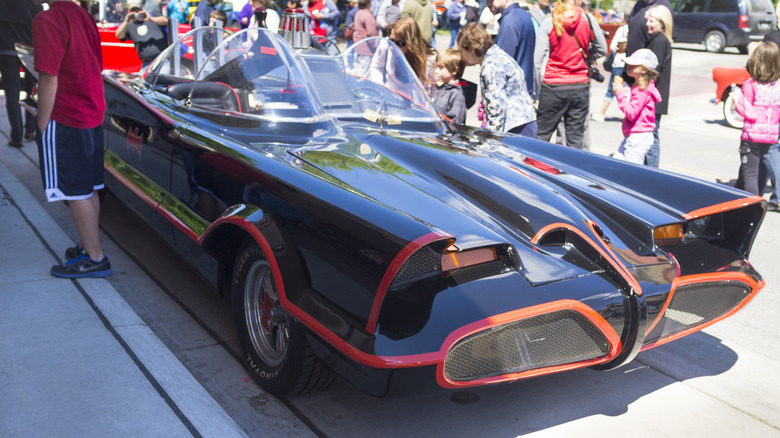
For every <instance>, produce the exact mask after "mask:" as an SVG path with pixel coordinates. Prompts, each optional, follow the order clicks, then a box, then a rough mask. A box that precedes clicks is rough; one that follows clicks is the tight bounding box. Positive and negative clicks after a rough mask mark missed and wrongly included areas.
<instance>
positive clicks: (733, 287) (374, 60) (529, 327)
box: [104, 28, 765, 395]
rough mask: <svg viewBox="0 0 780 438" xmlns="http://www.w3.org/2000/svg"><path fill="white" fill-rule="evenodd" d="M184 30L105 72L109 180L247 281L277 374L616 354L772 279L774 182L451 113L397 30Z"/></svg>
mask: <svg viewBox="0 0 780 438" xmlns="http://www.w3.org/2000/svg"><path fill="white" fill-rule="evenodd" d="M185 37H186V38H190V39H191V41H192V43H191V44H190V45H185V46H183V45H181V44H173V45H171V46H170V47H169V48H168V50H167V51H165V52H163V53H162V54H161V55H160V57H159V58H158V59H157V60H156V61H155V62H154V63H153V64H152V65H151V66H150V67H149V69H148V70H147V71H145V72H144V73H142V74H133V75H128V74H124V73H118V72H110V71H107V72H105V73H104V77H105V85H106V100H107V103H108V105H107V108H108V109H107V113H106V118H105V132H106V159H105V168H106V171H107V174H108V175H107V176H108V178H107V179H108V182H107V186H108V188H109V189H110V190H111V192H113V194H114V195H116V196H117V197H118V198H120V199H122V200H123V201H124V202H126V203H127V204H128V205H130V206H131V207H133V208H134V209H135V210H136V211H137V212H138V213H139V214H140V215H141V216H143V217H144V218H146V220H148V221H149V222H150V223H151V224H152V225H153V226H155V227H156V228H157V229H159V231H160V232H161V233H162V234H163V235H164V236H166V237H167V238H168V239H169V240H170V242H171V243H172V244H173V245H174V246H175V247H176V248H178V249H179V250H181V251H182V252H183V253H184V254H185V257H186V258H187V259H188V260H190V261H191V262H192V263H193V264H195V265H196V266H199V267H201V269H202V272H204V273H205V274H207V275H208V276H210V277H213V279H214V285H215V287H216V289H217V290H218V291H219V293H221V294H224V295H226V296H230V299H231V300H232V303H233V310H234V316H235V320H236V323H237V329H238V336H239V340H240V344H241V348H242V354H243V357H244V360H245V362H246V366H247V367H248V369H249V370H250V371H251V373H252V375H253V376H254V377H255V378H256V379H257V380H258V381H259V382H260V384H261V385H262V386H263V387H264V388H266V389H267V390H269V391H271V392H273V393H275V394H280V395H284V394H288V395H289V394H297V393H302V392H306V391H312V390H318V389H323V388H325V387H327V385H329V384H330V383H331V382H332V381H333V379H334V376H336V375H337V376H340V377H341V378H343V379H344V380H346V381H348V382H350V383H352V384H353V385H354V386H356V387H358V388H360V389H362V390H363V391H365V392H367V393H370V394H374V395H384V394H387V393H388V392H390V391H391V390H394V391H395V390H400V389H403V388H404V387H408V388H413V389H414V390H421V389H422V388H423V387H425V386H426V385H428V386H431V387H443V388H456V389H457V388H464V387H473V386H480V385H491V384H497V383H502V382H511V381H515V380H518V379H524V378H528V377H532V376H538V375H543V374H549V373H554V372H559V371H565V370H570V369H574V368H580V367H597V368H601V369H608V368H614V367H617V366H620V365H622V364H625V363H627V362H629V361H631V360H632V359H633V358H634V357H635V356H636V355H637V354H638V353H639V352H640V351H642V350H646V349H649V348H653V347H655V346H658V345H661V344H664V343H666V342H670V341H673V340H675V339H678V338H680V337H683V336H686V335H689V334H691V333H693V332H696V331H698V330H700V329H702V328H704V327H707V326H708V325H710V324H713V323H715V322H717V321H719V320H721V319H723V318H725V317H727V316H729V315H731V314H733V313H734V312H736V311H737V310H739V309H740V308H741V307H743V306H744V305H745V304H746V303H747V302H749V301H750V300H751V299H752V298H753V297H754V296H755V294H756V293H757V292H758V291H759V290H760V289H761V288H762V287H763V285H764V281H763V280H762V278H761V276H760V275H759V274H758V273H757V272H756V271H755V270H754V269H753V267H752V266H751V264H750V263H749V262H748V260H747V257H748V254H749V252H750V248H751V245H752V243H753V240H754V238H755V236H756V233H757V231H758V228H759V225H760V223H761V221H762V218H763V215H764V212H765V202H764V201H763V199H762V198H760V197H757V196H751V195H748V194H746V193H745V192H742V191H740V190H736V189H732V188H730V187H725V186H722V185H717V184H714V183H708V182H704V181H700V180H698V179H695V178H691V177H688V176H683V175H678V174H673V173H669V172H664V171H659V170H657V169H653V168H649V167H644V166H637V165H633V164H628V163H625V162H621V161H618V160H615V159H612V158H609V157H605V156H599V155H596V154H592V153H588V152H583V151H579V150H575V149H571V148H566V147H561V146H557V145H553V144H550V143H546V142H542V141H537V140H533V139H529V138H524V137H519V136H514V135H509V134H503V133H495V132H489V131H485V130H480V129H475V128H471V127H467V126H462V125H457V124H454V123H451V122H450V121H448V120H446V119H445V118H443V117H441V116H440V115H439V114H437V112H436V111H435V110H434V108H433V105H432V103H431V101H430V99H429V97H428V94H427V92H426V91H425V87H424V86H423V84H421V83H420V82H419V81H418V79H416V77H415V75H414V74H413V73H412V71H411V69H410V67H409V65H408V64H407V62H406V60H405V59H404V57H403V55H402V53H401V51H400V49H399V48H398V47H396V46H395V45H394V44H392V43H390V42H389V41H388V40H382V39H377V38H374V39H367V40H364V41H362V42H360V43H358V44H355V45H353V46H351V47H350V48H349V49H348V50H346V51H345V52H344V53H341V54H340V55H337V56H331V55H327V54H325V53H323V52H321V51H316V50H311V49H294V48H292V47H291V46H290V45H289V44H288V43H287V41H285V40H284V39H283V38H282V37H280V36H278V35H276V34H274V33H271V32H268V31H265V30H262V29H247V30H244V31H241V32H238V33H235V34H232V35H229V34H226V33H221V32H220V31H218V30H215V29H214V28H201V29H197V30H195V31H193V33H191V34H188V35H186V36H185ZM184 64H187V65H193V66H194V69H192V70H190V69H182V68H181V66H182V65H184ZM189 71H194V72H196V73H195V74H189V73H188V72H189Z"/></svg>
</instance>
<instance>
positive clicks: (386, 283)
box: [366, 231, 454, 333]
mask: <svg viewBox="0 0 780 438" xmlns="http://www.w3.org/2000/svg"><path fill="white" fill-rule="evenodd" d="M442 239H454V238H453V237H452V236H451V235H449V234H446V233H443V232H440V231H434V232H431V233H428V234H426V235H424V236H421V237H418V238H417V239H415V240H414V241H412V242H409V244H408V245H406V246H405V247H404V248H403V249H402V250H401V251H400V252H399V253H398V254H396V256H395V257H394V258H393V261H391V262H390V265H389V266H388V267H387V270H386V271H385V274H384V275H383V276H382V280H381V281H380V282H379V287H378V288H377V290H376V294H374V303H373V304H372V305H371V313H370V314H369V316H368V322H367V323H366V331H367V332H369V333H374V330H376V324H377V320H378V319H379V311H380V310H381V309H382V302H383V301H384V299H385V295H387V289H388V288H389V287H390V284H391V283H392V282H393V278H395V275H396V274H397V273H398V271H399V270H400V269H401V267H402V266H403V265H404V262H406V259H408V258H409V257H410V256H411V255H412V254H414V252H415V251H417V250H418V249H420V248H421V247H423V246H425V245H427V244H429V243H431V242H435V241H437V240H442Z"/></svg>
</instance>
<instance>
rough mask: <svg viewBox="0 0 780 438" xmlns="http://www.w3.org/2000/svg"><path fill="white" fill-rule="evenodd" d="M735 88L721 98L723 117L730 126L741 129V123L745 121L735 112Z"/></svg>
mask: <svg viewBox="0 0 780 438" xmlns="http://www.w3.org/2000/svg"><path fill="white" fill-rule="evenodd" d="M735 94H737V93H735V90H733V89H732V90H731V91H729V94H728V96H726V98H725V99H723V118H725V119H726V123H728V124H729V126H731V127H732V128H737V129H742V125H743V124H744V123H745V122H744V120H742V116H740V115H739V114H738V113H737V101H736V99H735V98H734V97H735Z"/></svg>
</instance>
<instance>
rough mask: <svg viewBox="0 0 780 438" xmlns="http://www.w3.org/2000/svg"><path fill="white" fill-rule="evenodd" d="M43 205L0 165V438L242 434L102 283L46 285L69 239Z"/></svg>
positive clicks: (1, 135) (2, 149) (3, 147)
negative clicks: (50, 271)
mask: <svg viewBox="0 0 780 438" xmlns="http://www.w3.org/2000/svg"><path fill="white" fill-rule="evenodd" d="M9 135H10V129H9V125H8V117H7V115H6V110H5V98H4V97H3V96H1V95H0V155H5V156H6V157H8V156H9V155H10V156H13V155H14V154H16V155H19V156H22V155H23V154H22V152H21V151H20V150H19V149H16V148H11V147H9V146H7V142H8V139H9ZM35 147H36V146H35V142H25V143H24V146H23V149H24V150H25V151H26V152H27V153H28V154H34V151H35ZM10 158H13V157H10ZM42 197H43V189H41V191H40V192H37V193H31V192H30V191H28V190H27V188H26V187H25V186H24V185H23V184H22V183H21V182H20V181H19V179H18V178H17V177H16V176H15V175H14V173H13V172H11V171H10V170H9V169H8V168H7V167H6V166H5V165H4V164H3V161H0V303H2V304H0V436H2V437H36V436H95V437H97V436H99V437H113V436H129V437H140V436H143V437H152V436H165V437H180V436H196V437H197V436H203V437H234V436H246V434H245V433H244V432H243V431H242V430H241V428H240V427H239V426H238V425H237V424H236V423H235V422H234V420H233V419H232V418H231V417H230V416H229V415H228V414H227V413H226V412H225V410H224V409H223V408H222V407H221V406H220V405H219V404H218V403H217V402H216V401H215V400H214V399H213V398H212V396H211V395H210V394H209V393H208V392H207V391H206V390H205V389H204V388H203V386H201V384H200V383H198V381H197V380H196V379H195V378H194V377H193V376H192V375H191V374H190V372H189V371H188V370H187V369H186V368H185V367H184V366H183V365H182V364H181V363H180V362H179V360H178V359H177V358H176V357H175V356H174V355H173V353H172V352H171V351H170V350H169V349H168V348H167V347H166V346H165V345H164V344H163V343H162V342H161V341H160V339H158V337H157V336H156V335H155V334H154V333H153V332H152V330H151V329H150V328H149V327H148V326H147V325H146V323H144V321H142V320H141V318H140V317H139V316H138V315H137V314H136V313H135V312H134V311H133V309H132V308H131V307H130V306H129V305H128V304H127V302H125V300H124V299H123V298H122V297H121V296H120V295H119V294H118V293H117V291H116V290H115V289H114V287H113V286H112V285H111V284H110V283H109V282H108V281H107V280H106V279H101V278H89V279H80V280H66V279H61V278H56V277H53V276H51V274H50V273H49V269H50V267H51V266H52V265H54V264H59V263H62V262H63V258H64V255H63V253H64V251H65V248H67V247H69V246H72V245H73V241H72V240H71V239H70V238H69V237H68V235H67V234H66V233H65V232H64V231H63V229H62V228H61V226H60V224H58V223H57V222H56V221H54V219H53V218H52V216H51V215H50V214H49V213H48V212H47V211H46V210H45V209H44V208H43V207H42V206H41V205H40V202H39V199H41V198H42ZM63 208H64V207H63ZM108 255H109V257H110V256H111V254H108Z"/></svg>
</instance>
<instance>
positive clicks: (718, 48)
mask: <svg viewBox="0 0 780 438" xmlns="http://www.w3.org/2000/svg"><path fill="white" fill-rule="evenodd" d="M704 47H705V48H706V49H707V51H708V52H713V53H721V52H723V51H724V50H725V49H726V35H724V34H723V32H721V31H719V30H711V31H709V32H707V35H705V36H704Z"/></svg>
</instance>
